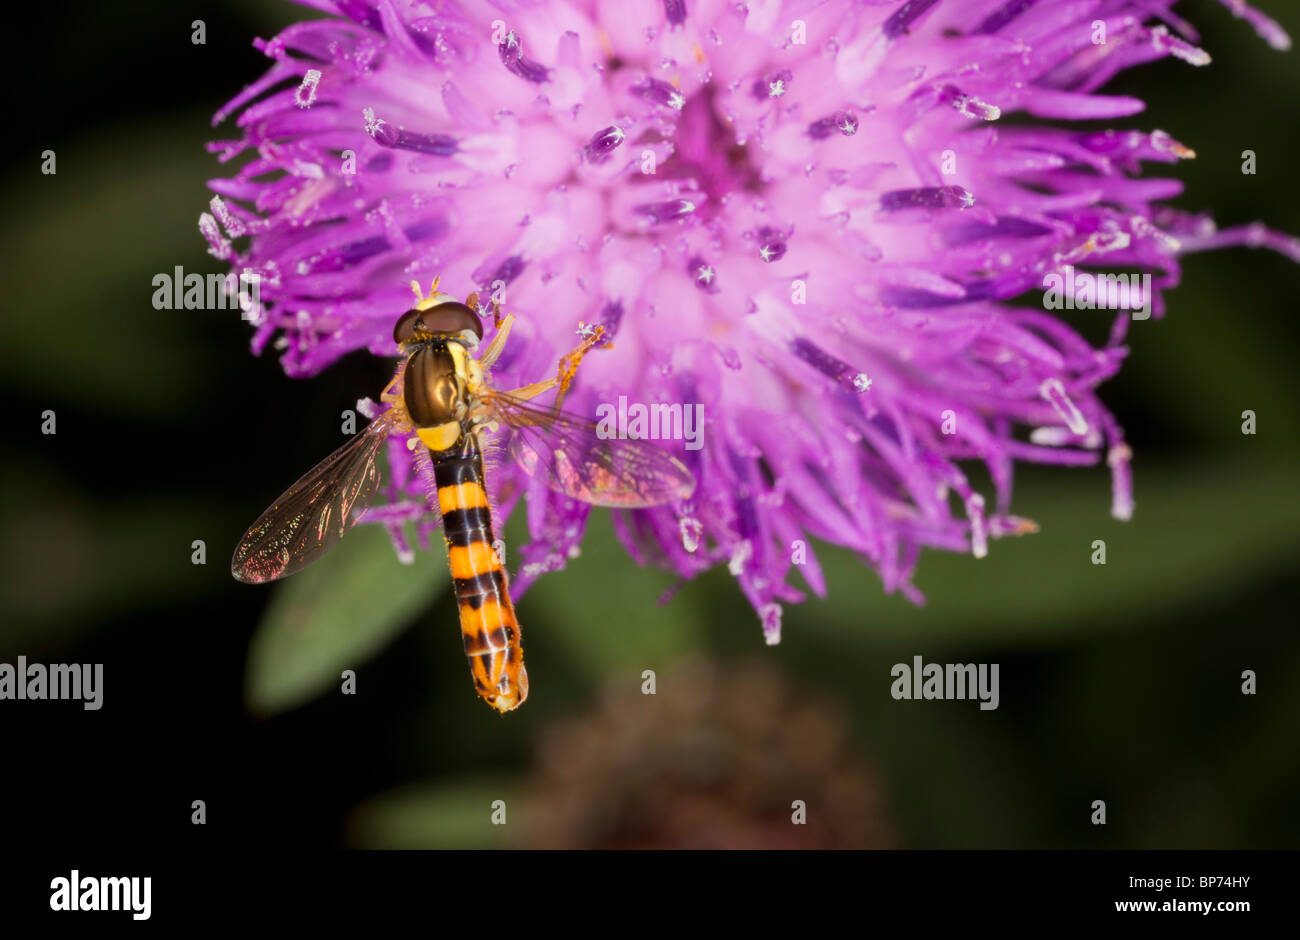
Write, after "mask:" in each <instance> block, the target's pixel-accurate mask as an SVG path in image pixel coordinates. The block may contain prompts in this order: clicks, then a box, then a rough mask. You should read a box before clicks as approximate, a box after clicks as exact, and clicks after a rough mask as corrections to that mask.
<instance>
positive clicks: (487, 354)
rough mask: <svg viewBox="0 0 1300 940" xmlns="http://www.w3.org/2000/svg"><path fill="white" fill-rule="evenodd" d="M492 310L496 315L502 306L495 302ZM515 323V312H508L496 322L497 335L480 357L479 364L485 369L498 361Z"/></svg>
mask: <svg viewBox="0 0 1300 940" xmlns="http://www.w3.org/2000/svg"><path fill="white" fill-rule="evenodd" d="M492 310H493V315H494V316H495V315H496V314H497V313H499V312H500V310H501V308H500V307H499V306H497V305H496V304H493V305H492ZM514 324H515V315H514V314H513V313H507V314H506V315H505V316H504V317H502V318H501V319H500V321H498V323H497V324H496V327H497V332H496V335H495V336H493V337H492V342H490V343H488V344H487V347H486V348H485V349H484V350H483V355H481V356H479V357H478V362H479V365H481V366H482V367H483V368H484V369H490V368H492V363H494V362H496V361H497V357H498V356H500V355H501V350H503V349H505V346H506V340H507V339H508V338H509V337H510V328H511V327H512V326H514Z"/></svg>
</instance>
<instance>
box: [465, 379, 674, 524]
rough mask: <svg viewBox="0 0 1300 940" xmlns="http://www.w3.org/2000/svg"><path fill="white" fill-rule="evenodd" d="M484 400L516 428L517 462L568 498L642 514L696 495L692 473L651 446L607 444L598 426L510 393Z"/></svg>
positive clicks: (512, 435) (493, 394) (487, 395)
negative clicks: (655, 507) (637, 511)
mask: <svg viewBox="0 0 1300 940" xmlns="http://www.w3.org/2000/svg"><path fill="white" fill-rule="evenodd" d="M482 400H483V402H484V404H486V405H487V407H488V408H489V409H490V410H491V412H492V414H493V415H494V417H495V418H496V419H497V420H498V421H499V422H500V423H501V424H504V425H507V426H508V427H509V428H510V431H511V433H510V440H509V444H508V445H507V446H508V448H509V452H510V455H511V457H513V458H514V459H515V460H516V461H518V462H519V464H520V465H521V466H522V467H523V468H524V470H525V471H527V472H528V473H529V474H531V475H532V476H535V477H538V478H539V479H541V480H543V481H544V482H545V483H546V484H547V486H549V487H551V489H553V490H556V491H558V492H560V493H564V494H565V495H566V496H571V497H573V498H574V499H579V500H582V501H583V502H585V503H591V504H592V505H595V506H613V507H617V508H621V509H639V508H642V507H646V506H658V505H660V504H662V503H670V502H674V501H676V500H681V499H686V498H687V497H689V496H690V495H691V493H692V492H694V491H695V477H694V476H692V474H691V471H690V470H688V469H687V468H686V466H685V465H684V464H682V462H681V461H680V460H677V459H676V458H675V457H672V456H670V455H668V454H666V453H664V452H663V451H662V450H660V449H659V448H657V447H655V446H654V445H652V444H649V443H647V442H645V441H637V440H621V439H609V440H606V439H602V438H601V437H600V434H599V433H598V431H597V425H596V424H595V422H592V421H587V420H584V419H582V418H579V417H576V416H575V415H570V414H565V413H563V412H555V411H553V410H551V409H549V408H545V407H540V406H538V405H534V404H532V403H530V402H526V401H523V400H522V399H519V398H515V397H514V396H512V395H510V394H509V393H506V392H497V391H489V392H486V393H485V394H484V395H483V396H482Z"/></svg>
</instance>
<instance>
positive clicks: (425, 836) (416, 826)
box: [348, 779, 518, 849]
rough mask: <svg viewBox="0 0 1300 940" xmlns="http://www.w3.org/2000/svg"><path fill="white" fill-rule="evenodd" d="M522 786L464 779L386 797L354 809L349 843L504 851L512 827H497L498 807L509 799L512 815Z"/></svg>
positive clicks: (409, 789)
mask: <svg viewBox="0 0 1300 940" xmlns="http://www.w3.org/2000/svg"><path fill="white" fill-rule="evenodd" d="M516 787H517V785H516V784H514V783H511V782H509V781H505V780H495V779H485V780H460V781H457V782H455V783H450V784H443V785H438V786H428V785H421V786H410V787H404V788H402V789H399V790H393V791H391V792H388V793H381V794H379V795H378V796H375V797H372V798H371V799H369V800H367V801H366V802H365V803H362V804H361V805H360V806H358V807H357V808H356V809H355V810H353V812H352V816H351V819H350V820H349V821H348V841H349V842H350V843H351V844H352V845H354V846H356V847H357V848H365V849H495V848H504V847H505V846H506V844H507V839H506V830H507V826H505V825H493V824H492V812H493V810H492V804H493V802H494V801H496V800H504V801H505V803H506V812H507V814H509V812H510V811H511V809H512V808H513V807H515V806H517V805H518V804H517V803H516V801H515V799H514V794H515V793H516ZM506 820H507V824H508V823H509V816H508V815H507V817H506Z"/></svg>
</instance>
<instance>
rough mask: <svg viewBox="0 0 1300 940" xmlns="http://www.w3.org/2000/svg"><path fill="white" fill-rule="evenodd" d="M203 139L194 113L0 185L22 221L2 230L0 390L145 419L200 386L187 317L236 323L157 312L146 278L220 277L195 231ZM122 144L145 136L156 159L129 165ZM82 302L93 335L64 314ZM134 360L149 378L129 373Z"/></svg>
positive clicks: (126, 132)
mask: <svg viewBox="0 0 1300 940" xmlns="http://www.w3.org/2000/svg"><path fill="white" fill-rule="evenodd" d="M209 131H210V129H209V127H208V122H207V118H206V116H205V115H203V114H202V113H201V112H197V111H195V112H191V113H188V114H177V115H166V116H160V117H157V118H154V119H152V120H148V121H140V122H136V123H134V124H131V125H123V126H120V127H116V128H114V129H112V130H111V131H101V132H99V133H98V134H95V135H93V136H91V137H89V138H86V139H82V140H79V141H78V143H77V145H76V146H75V147H72V148H61V149H60V151H59V154H58V161H59V162H58V173H56V174H53V175H50V176H45V175H42V174H41V173H39V172H38V170H37V169H36V167H37V164H36V163H35V162H34V161H33V162H31V163H30V167H29V168H27V169H25V170H24V172H23V173H22V174H20V175H18V174H12V175H10V176H9V177H7V178H5V179H3V180H0V199H2V200H3V202H4V205H5V206H6V207H7V210H8V211H9V212H11V213H12V214H13V217H14V218H21V219H23V225H22V226H21V228H11V229H7V230H5V231H4V232H0V259H3V260H2V261H0V276H3V279H4V283H5V285H6V303H7V306H8V309H9V310H11V311H13V312H14V315H13V316H10V317H8V318H7V319H6V323H5V330H6V341H5V342H4V343H3V344H0V375H3V377H4V382H5V383H8V384H10V385H13V386H17V387H20V388H23V389H24V390H25V391H26V392H28V393H30V394H32V395H34V396H37V397H41V398H45V399H48V400H49V401H51V402H67V401H75V402H76V403H77V404H79V405H83V406H85V407H89V408H93V409H95V410H98V411H100V412H113V413H121V414H130V415H133V416H135V417H150V418H155V417H159V416H170V415H177V414H182V413H184V411H185V408H186V406H188V405H191V404H192V403H193V402H195V401H196V400H198V399H199V398H201V396H202V395H203V393H204V389H205V388H209V389H210V388H211V387H212V382H213V381H214V378H215V376H214V372H213V370H212V368H211V366H210V364H209V363H208V362H207V361H206V360H205V359H204V357H203V355H202V352H203V350H202V349H201V348H197V347H196V346H195V343H194V338H193V334H194V329H193V325H192V324H193V322H194V321H195V320H196V319H201V320H204V321H210V320H213V319H215V318H224V320H225V321H226V322H228V323H229V324H230V328H231V329H234V330H240V329H242V330H244V331H245V332H247V331H248V325H247V324H246V323H242V322H241V321H240V318H239V317H240V315H239V312H238V311H232V310H220V311H202V310H155V309H154V308H153V294H154V290H155V288H154V286H153V283H152V279H153V277H154V276H155V275H157V274H167V275H169V276H170V275H172V274H173V273H174V268H175V266H177V265H180V266H181V267H183V268H184V269H185V271H186V273H199V274H207V273H217V272H221V273H224V272H225V271H226V270H228V268H229V265H227V264H226V263H224V262H220V261H217V260H216V259H215V258H212V257H210V256H208V255H207V254H206V253H205V243H204V241H203V237H202V236H201V235H200V234H199V232H198V217H199V213H200V212H202V211H204V210H206V208H207V203H208V200H209V199H210V198H211V194H210V193H208V192H207V189H206V179H207V177H209V176H214V175H216V174H217V173H218V172H219V171H220V165H219V164H218V163H217V161H216V159H215V158H214V157H212V156H211V155H210V154H207V153H205V152H204V151H203V149H202V148H201V146H199V145H198V138H201V137H204V136H207V134H208V132H209ZM124 141H128V142H129V141H147V142H148V148H147V150H148V152H149V153H150V154H154V155H162V158H161V159H154V160H153V161H152V162H148V163H145V164H141V162H140V160H141V148H140V147H138V146H126V145H124V143H123V142H124ZM78 244H82V245H84V246H86V247H85V248H84V249H83V248H78V247H76V245H78ZM88 305H89V306H90V307H93V309H96V310H102V311H105V312H106V315H107V316H108V317H109V319H108V320H107V321H106V322H105V323H104V324H102V325H101V326H102V328H98V329H95V330H89V329H86V328H84V327H85V324H84V323H82V322H81V321H79V320H78V319H77V318H76V316H77V312H78V311H84V310H86V309H87V308H88ZM70 316H71V317H72V319H69V317H70ZM69 362H75V364H76V367H75V368H76V377H77V380H76V381H69V380H68V375H69V372H68V369H69ZM143 362H147V364H148V366H147V369H142V368H138V367H137V366H138V365H139V364H140V363H143ZM146 375H147V378H148V380H147V381H145V380H144V377H145V376H146Z"/></svg>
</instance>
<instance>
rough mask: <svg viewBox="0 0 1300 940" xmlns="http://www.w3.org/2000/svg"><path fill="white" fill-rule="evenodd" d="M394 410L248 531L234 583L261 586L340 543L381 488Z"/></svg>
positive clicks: (324, 463) (311, 473)
mask: <svg viewBox="0 0 1300 940" xmlns="http://www.w3.org/2000/svg"><path fill="white" fill-rule="evenodd" d="M390 415H391V412H385V413H384V414H382V415H380V416H379V417H378V418H376V419H375V420H374V421H372V422H371V423H370V424H369V426H367V427H366V429H365V430H364V431H362V432H361V434H359V435H358V436H357V437H356V438H355V439H353V440H351V441H348V442H347V443H346V444H344V445H343V446H342V447H340V448H339V449H338V450H336V451H334V453H332V454H330V455H329V456H328V457H326V458H325V459H324V460H322V461H321V462H320V463H318V464H317V465H316V466H314V467H312V468H311V470H309V471H307V473H305V474H304V475H303V476H302V478H301V479H300V480H298V482H297V483H295V484H294V485H293V486H291V487H289V489H287V490H285V491H284V492H283V493H282V494H280V497H279V498H278V499H277V500H276V501H275V502H274V503H272V504H271V506H270V508H268V509H267V510H266V512H264V513H262V515H261V516H259V517H258V519H257V521H256V522H254V523H253V524H252V525H251V526H249V527H248V531H247V532H245V533H244V537H243V538H242V539H240V541H239V545H238V547H237V548H236V549H235V554H234V557H233V558H232V559H231V561H230V573H231V574H233V575H234V576H235V579H236V580H239V581H243V582H245V583H248V584H260V583H262V582H264V581H274V580H275V579H277V578H283V577H285V576H287V575H291V574H293V573H294V572H296V571H301V570H302V569H303V568H305V567H307V566H308V565H310V564H311V563H312V562H313V561H315V560H316V559H318V558H320V557H321V556H322V555H324V554H325V553H326V552H327V551H329V550H330V549H331V548H333V547H334V546H335V545H337V544H338V542H339V540H340V539H342V538H343V536H344V535H345V534H346V533H347V531H348V529H350V528H352V526H353V525H354V524H355V523H356V517H357V515H358V513H357V512H356V510H359V509H361V508H363V507H365V505H366V504H367V503H368V502H369V501H370V499H371V497H372V496H374V493H375V490H376V489H377V487H378V484H379V468H378V467H377V466H376V465H375V457H376V456H377V455H378V453H379V449H380V447H382V446H383V443H384V441H385V440H386V439H387V437H388V434H389V432H390V430H391V426H392V420H391V418H390V417H389V416H390Z"/></svg>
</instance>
